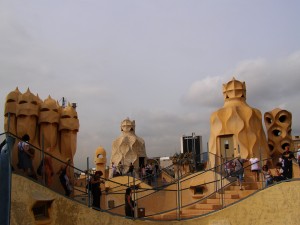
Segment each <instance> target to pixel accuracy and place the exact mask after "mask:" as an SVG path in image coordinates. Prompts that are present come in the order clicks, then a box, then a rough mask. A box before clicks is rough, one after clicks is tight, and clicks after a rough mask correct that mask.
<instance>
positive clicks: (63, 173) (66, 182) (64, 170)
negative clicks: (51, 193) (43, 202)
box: [57, 158, 72, 197]
mask: <svg viewBox="0 0 300 225" xmlns="http://www.w3.org/2000/svg"><path fill="white" fill-rule="evenodd" d="M70 164H71V160H70V159H69V158H67V160H66V163H65V165H62V166H61V167H60V169H59V170H58V171H57V174H59V181H60V183H61V185H62V186H63V188H64V190H65V195H66V196H67V197H69V196H70V195H71V193H72V187H71V183H70V179H69V170H68V169H69V167H70Z"/></svg>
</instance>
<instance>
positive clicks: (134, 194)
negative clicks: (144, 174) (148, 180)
mask: <svg viewBox="0 0 300 225" xmlns="http://www.w3.org/2000/svg"><path fill="white" fill-rule="evenodd" d="M133 209H134V210H133V219H135V218H136V217H137V215H136V214H137V213H136V212H137V210H136V187H135V173H134V170H133Z"/></svg>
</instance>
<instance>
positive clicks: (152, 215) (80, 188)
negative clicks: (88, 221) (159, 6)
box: [0, 133, 270, 224]
mask: <svg viewBox="0 0 300 225" xmlns="http://www.w3.org/2000/svg"><path fill="white" fill-rule="evenodd" d="M4 140H6V142H7V143H6V144H3V145H1V146H2V147H1V163H0V166H1V183H0V185H1V186H0V187H1V193H0V196H2V197H3V196H5V195H4V194H3V191H4V192H5V191H8V189H9V188H11V187H10V182H11V181H10V180H9V179H10V178H9V176H10V175H9V173H10V170H9V168H10V169H11V170H12V171H13V173H16V174H19V175H21V176H25V177H27V178H28V179H31V180H32V181H34V182H37V183H39V184H41V185H43V186H45V187H47V188H49V189H51V190H53V191H55V192H57V193H59V194H62V195H66V192H65V191H64V189H63V188H62V186H61V184H60V180H59V173H58V171H52V173H49V171H47V170H46V169H42V170H41V174H40V175H37V176H33V175H32V176H28V174H26V173H25V172H24V171H23V170H22V169H19V168H18V167H17V154H16V153H13V152H10V153H9V154H7V152H6V157H3V155H4V151H9V150H12V149H13V147H12V146H13V145H15V146H16V144H17V143H18V142H19V141H20V137H17V136H15V135H13V134H11V133H2V134H0V141H1V143H4ZM13 143H15V144H13ZM8 145H10V146H8ZM30 147H31V148H32V149H34V152H35V157H34V159H33V160H35V161H34V162H35V163H34V165H38V164H39V163H37V162H42V165H43V167H44V168H45V166H46V162H47V160H49V159H50V161H51V162H52V164H53V167H55V168H61V167H66V166H67V163H66V162H64V161H62V160H60V159H58V158H56V157H54V156H53V155H52V154H51V152H50V153H49V152H47V151H44V150H43V149H40V148H37V147H36V146H33V145H30ZM14 150H15V149H14ZM2 151H3V152H2ZM211 157H217V156H211ZM47 158H48V159H47ZM222 160H223V159H222ZM222 160H221V162H223V161H222ZM232 160H234V159H232ZM268 160H270V159H259V163H260V164H261V165H263V164H266V162H267V161H268ZM11 162H13V163H12V164H11ZM225 163H226V161H224V162H223V163H221V164H220V165H217V166H215V167H213V168H207V169H205V170H202V171H198V172H195V173H190V174H188V175H187V176H184V177H182V176H179V175H178V176H177V177H178V179H175V178H174V179H173V180H172V182H170V183H167V184H165V183H164V184H161V185H158V182H157V183H156V185H154V187H151V186H147V185H144V183H145V182H144V181H146V180H147V177H146V178H145V179H146V180H144V181H143V180H141V179H139V178H136V177H135V176H133V177H130V176H127V175H124V176H127V177H128V180H127V182H126V183H118V182H116V181H115V179H111V180H107V179H105V178H101V179H102V180H104V181H105V182H111V183H112V184H113V185H112V186H113V187H110V188H109V189H104V190H102V198H104V199H109V198H111V199H114V197H117V198H121V199H123V200H124V197H123V196H124V193H125V189H126V188H127V187H132V189H133V200H134V201H135V202H136V205H135V208H136V214H135V218H138V217H140V215H139V211H138V210H139V209H141V208H144V215H142V217H143V219H146V220H185V219H190V218H195V217H199V216H202V215H205V214H207V213H210V212H207V213H198V214H197V213H196V214H192V213H190V214H189V213H186V214H184V213H183V212H184V211H185V210H186V211H187V212H188V211H189V210H190V211H192V210H193V211H196V210H195V209H196V205H197V204H202V203H204V202H205V201H206V200H207V199H210V198H215V199H216V198H217V199H219V203H220V204H219V208H218V209H216V210H220V209H222V208H224V207H227V206H229V205H231V204H233V203H232V202H229V201H228V200H227V199H226V194H227V193H226V192H227V191H228V188H229V187H230V186H232V185H233V184H235V183H236V179H235V178H232V177H230V175H229V174H226V173H225V169H224V168H225ZM87 164H88V163H87ZM172 166H173V167H174V166H176V165H172ZM250 166H251V165H246V166H244V170H246V171H247V172H249V169H250ZM68 168H69V169H70V180H71V187H72V194H71V195H70V196H67V197H68V198H70V199H72V200H75V201H77V202H79V203H81V204H84V205H87V206H89V207H91V192H90V191H89V189H86V186H87V184H88V179H89V178H90V177H91V176H92V175H93V174H92V173H90V172H89V169H87V170H81V169H79V168H76V167H74V166H73V165H68ZM33 169H34V171H36V170H37V168H33ZM3 170H7V173H6V172H5V173H4V172H3ZM177 171H179V169H177ZM160 172H161V171H160ZM82 174H84V176H82V177H80V175H82ZM49 176H50V177H49ZM156 176H157V177H156V178H157V179H158V177H159V173H157V174H156ZM5 177H6V178H5ZM202 177H204V178H203V179H202ZM206 177H212V179H211V180H207V179H208V178H206ZM51 179H52V180H51ZM151 179H152V178H151ZM194 180H198V183H195V184H193V182H194ZM245 182H248V183H250V181H245ZM253 183H255V182H253ZM259 184H260V185H259ZM249 185H251V184H249ZM256 185H257V189H256V191H257V190H260V189H262V188H265V185H264V182H263V180H262V179H260V181H259V182H258V184H257V183H256ZM196 189H197V190H196ZM197 192H202V194H201V193H200V194H199V193H197ZM6 196H10V195H6ZM103 196H104V197H103ZM118 196H121V197H118ZM183 196H185V197H183ZM199 196H200V197H199ZM154 199H155V201H157V202H159V204H156V205H155V207H154V206H153V204H152V205H151V206H152V207H151V208H150V207H148V205H147V204H148V203H149V202H151V201H152V202H153V200H154ZM166 199H167V201H168V202H167V203H166V204H164V203H165V201H166ZM5 200H7V199H5ZM1 202H3V201H2V200H1ZM116 202H117V205H115V206H112V207H108V206H106V207H105V208H103V209H101V211H105V212H108V213H111V214H114V215H119V216H124V214H125V213H124V201H116ZM106 203H107V202H105V204H106ZM1 207H2V208H1ZM4 208H5V207H4V206H3V204H1V206H0V209H1V211H2V213H1V217H2V218H4V216H2V215H3V212H7V211H5V210H4ZM99 210H100V209H99ZM1 224H7V223H4V222H3V223H2V222H1Z"/></svg>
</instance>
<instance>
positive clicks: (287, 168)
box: [281, 145, 295, 179]
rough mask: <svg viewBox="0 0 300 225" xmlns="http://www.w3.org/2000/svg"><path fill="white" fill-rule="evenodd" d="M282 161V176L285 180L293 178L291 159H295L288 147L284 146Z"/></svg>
mask: <svg viewBox="0 0 300 225" xmlns="http://www.w3.org/2000/svg"><path fill="white" fill-rule="evenodd" d="M281 157H282V161H283V166H282V169H283V174H282V175H283V176H284V177H286V178H287V179H292V178H293V161H292V160H293V159H294V158H295V156H294V154H293V153H292V152H291V151H290V146H289V145H286V146H285V148H284V152H283V153H282V156H281Z"/></svg>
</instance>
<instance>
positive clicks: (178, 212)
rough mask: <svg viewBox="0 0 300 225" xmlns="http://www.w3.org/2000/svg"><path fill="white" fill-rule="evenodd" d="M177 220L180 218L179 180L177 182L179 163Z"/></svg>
mask: <svg viewBox="0 0 300 225" xmlns="http://www.w3.org/2000/svg"><path fill="white" fill-rule="evenodd" d="M177 220H180V182H179V163H177Z"/></svg>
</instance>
